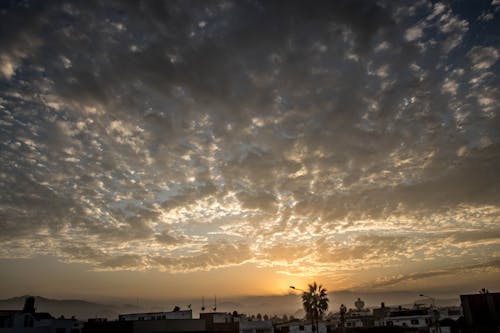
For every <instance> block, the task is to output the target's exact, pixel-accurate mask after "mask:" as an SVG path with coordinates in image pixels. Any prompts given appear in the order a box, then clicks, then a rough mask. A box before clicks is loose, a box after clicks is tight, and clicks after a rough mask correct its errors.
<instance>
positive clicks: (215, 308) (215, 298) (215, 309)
mask: <svg viewBox="0 0 500 333" xmlns="http://www.w3.org/2000/svg"><path fill="white" fill-rule="evenodd" d="M212 310H214V312H215V311H217V295H214V308H213V309H212Z"/></svg>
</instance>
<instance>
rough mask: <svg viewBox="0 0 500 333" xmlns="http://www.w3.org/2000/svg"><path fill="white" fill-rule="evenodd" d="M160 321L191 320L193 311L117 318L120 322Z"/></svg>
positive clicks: (127, 315) (153, 313) (148, 313)
mask: <svg viewBox="0 0 500 333" xmlns="http://www.w3.org/2000/svg"><path fill="white" fill-rule="evenodd" d="M162 319H193V311H192V310H191V309H189V310H178V311H169V312H145V313H128V314H121V315H119V316H118V320H120V321H134V320H162Z"/></svg>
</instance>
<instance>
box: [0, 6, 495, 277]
mask: <svg viewBox="0 0 500 333" xmlns="http://www.w3.org/2000/svg"><path fill="white" fill-rule="evenodd" d="M464 6H465V5H463V4H460V3H453V2H452V3H451V4H445V3H434V4H433V3H432V2H430V1H418V2H414V1H412V2H408V3H399V4H395V3H393V2H390V1H387V2H384V1H381V2H373V1H335V2H328V1H324V2H318V3H315V4H314V6H313V5H311V4H306V3H305V2H303V1H291V2H286V3H281V2H275V1H271V2H269V1H235V2H232V1H212V2H192V1H178V2H176V1H168V2H165V3H164V2H159V1H158V2H147V1H144V2H129V3H127V2H125V3H122V2H105V3H99V2H85V3H72V2H68V3H57V4H56V3H50V2H49V3H38V2H35V3H31V2H29V1H28V2H22V3H19V4H14V5H9V6H7V7H5V8H2V11H1V20H0V21H1V23H0V24H1V33H0V44H1V45H2V47H1V49H0V87H1V96H0V115H1V118H0V136H1V142H2V143H1V145H0V149H1V154H0V159H1V161H0V194H1V203H0V214H1V219H0V228H1V230H2V232H1V234H0V242H1V244H2V245H1V248H0V256H2V257H4V258H21V257H31V256H33V255H35V254H47V255H55V256H57V257H59V258H60V259H61V260H64V261H77V262H87V263H89V264H91V265H92V266H93V267H95V268H96V269H99V270H123V269H125V270H148V269H159V270H164V271H169V272H185V271H197V270H211V269H216V268H218V267H224V266H229V265H239V264H242V263H248V262H251V263H254V264H256V265H259V266H272V267H276V269H277V270H279V271H281V272H282V273H283V274H289V275H293V276H305V277H324V278H328V277H331V276H333V275H335V276H344V277H346V279H347V277H357V276H359V277H360V278H359V279H358V280H360V281H361V280H363V281H362V282H363V283H365V282H367V281H368V279H369V278H368V277H366V278H361V277H362V276H363V274H365V273H363V271H362V270H374V271H377V270H378V271H377V272H378V276H376V277H377V278H379V280H380V279H386V280H384V281H386V282H383V283H379V282H375V280H373V283H376V284H378V285H383V284H384V283H385V284H386V285H392V284H394V283H397V282H398V281H399V280H398V279H399V277H398V278H394V277H392V278H391V277H388V276H386V275H387V274H386V273H387V272H384V271H383V270H381V268H383V267H385V268H387V269H389V268H390V267H395V268H397V270H399V274H403V275H407V274H408V276H409V277H410V278H411V279H416V277H418V276H419V274H424V275H425V274H428V272H437V273H438V274H441V272H442V271H441V270H442V269H443V267H444V266H443V263H447V265H448V266H446V267H449V270H450V272H455V271H456V270H457V269H458V268H459V267H475V268H478V267H483V266H481V265H487V264H488V263H491V262H493V263H494V265H492V267H494V269H493V270H492V272H491V274H497V275H498V274H499V273H498V258H499V256H500V246H499V245H500V239H499V237H500V236H499V233H500V206H499V203H500V192H499V188H500V177H499V176H498V169H499V167H500V132H499V128H500V117H499V108H498V105H499V99H500V92H499V87H500V84H499V83H500V82H499V79H498V68H499V67H498V66H499V65H498V59H499V57H500V49H499V40H498V36H497V34H496V33H495V31H498V29H496V28H498V22H499V21H498V17H497V16H498V15H499V14H498V8H499V6H498V4H496V3H493V4H490V3H489V2H479V3H477V4H476V5H475V6H474V7H473V8H465V7H464ZM473 15H475V16H473ZM361 268H362V270H361ZM412 269H417V270H419V271H416V272H415V271H413V272H411V270H412ZM389 270H390V269H389ZM387 279H389V280H387Z"/></svg>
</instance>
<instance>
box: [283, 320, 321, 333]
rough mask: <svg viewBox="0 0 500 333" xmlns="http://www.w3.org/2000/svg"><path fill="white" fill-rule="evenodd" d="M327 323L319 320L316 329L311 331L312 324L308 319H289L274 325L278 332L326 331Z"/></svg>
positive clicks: (317, 332)
mask: <svg viewBox="0 0 500 333" xmlns="http://www.w3.org/2000/svg"><path fill="white" fill-rule="evenodd" d="M326 324H327V323H326V322H324V321H320V322H319V323H318V328H319V329H318V331H316V330H315V331H314V332H313V324H312V323H311V322H310V321H290V322H287V323H280V324H276V325H275V326H274V328H275V331H276V332H280V333H327V327H326V326H327V325H326Z"/></svg>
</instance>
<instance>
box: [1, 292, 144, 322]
mask: <svg viewBox="0 0 500 333" xmlns="http://www.w3.org/2000/svg"><path fill="white" fill-rule="evenodd" d="M26 297H28V295H24V296H19V297H13V298H8V299H4V300H0V310H6V309H9V310H17V309H19V310H21V309H22V307H23V304H24V300H25V299H26ZM35 308H36V311H38V312H49V313H50V314H51V315H52V316H54V317H59V316H61V315H62V316H64V317H66V318H70V317H72V316H75V317H76V318H77V319H80V320H86V319H88V318H95V317H106V318H109V319H116V318H117V317H118V314H120V313H127V312H136V311H144V309H143V308H140V307H137V306H135V305H130V304H124V305H110V304H101V303H93V302H88V301H83V300H58V299H49V298H45V297H42V296H35Z"/></svg>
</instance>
